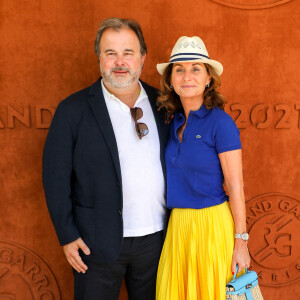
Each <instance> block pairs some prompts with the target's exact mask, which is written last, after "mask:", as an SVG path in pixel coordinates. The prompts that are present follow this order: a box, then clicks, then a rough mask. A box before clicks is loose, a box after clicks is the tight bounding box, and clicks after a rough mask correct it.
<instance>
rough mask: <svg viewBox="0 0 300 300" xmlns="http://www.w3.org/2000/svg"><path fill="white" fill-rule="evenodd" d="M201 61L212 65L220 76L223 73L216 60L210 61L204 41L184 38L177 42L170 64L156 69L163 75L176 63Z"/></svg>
mask: <svg viewBox="0 0 300 300" xmlns="http://www.w3.org/2000/svg"><path fill="white" fill-rule="evenodd" d="M191 61H199V62H201V63H205V64H208V65H211V66H212V67H213V68H214V69H215V71H216V73H217V74H218V75H221V74H222V72H223V66H222V64H221V63H219V62H218V61H216V60H213V59H210V58H209V56H208V52H207V50H206V48H205V45H204V43H203V41H202V40H201V39H200V38H199V37H197V36H193V37H187V36H182V37H180V38H179V39H178V41H177V42H176V44H175V46H174V48H173V50H172V53H171V57H170V61H169V62H168V63H162V64H157V65H156V68H157V71H158V73H159V74H161V75H163V73H164V71H165V69H166V68H167V66H168V65H169V64H172V63H175V62H191Z"/></svg>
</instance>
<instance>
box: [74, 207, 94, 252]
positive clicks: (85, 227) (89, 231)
mask: <svg viewBox="0 0 300 300" xmlns="http://www.w3.org/2000/svg"><path fill="white" fill-rule="evenodd" d="M73 215H74V221H75V223H76V225H77V227H78V230H79V232H80V234H81V238H82V239H83V241H84V242H85V243H86V244H87V246H88V247H89V248H93V247H94V245H95V210H94V208H90V207H82V206H79V205H76V204H75V205H73Z"/></svg>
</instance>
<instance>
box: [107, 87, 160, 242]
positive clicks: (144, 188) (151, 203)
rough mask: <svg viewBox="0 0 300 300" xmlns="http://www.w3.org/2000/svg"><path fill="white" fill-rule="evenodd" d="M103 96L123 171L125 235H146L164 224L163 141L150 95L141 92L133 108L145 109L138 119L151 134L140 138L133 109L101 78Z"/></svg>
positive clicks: (142, 89)
mask: <svg viewBox="0 0 300 300" xmlns="http://www.w3.org/2000/svg"><path fill="white" fill-rule="evenodd" d="M101 85H102V89H103V94H104V99H105V102H106V106H107V109H108V113H109V116H110V120H111V122H112V126H113V129H114V133H115V137H116V141H117V146H118V152H119V160H120V166H121V174H122V190H123V224H124V233H123V236H124V237H134V236H143V235H147V234H151V233H154V232H157V231H159V230H162V229H163V227H164V215H165V207H166V204H165V198H164V186H165V185H164V176H163V171H162V166H161V161H160V142H159V137H158V131H157V126H156V121H155V118H154V115H153V111H152V108H151V105H150V103H149V99H148V96H147V94H146V92H145V90H144V88H143V87H142V85H141V83H140V82H139V85H140V88H141V92H140V95H139V97H138V99H137V100H136V103H135V105H134V107H140V108H141V109H142V110H143V117H142V118H141V119H139V120H138V121H137V122H142V123H145V124H146V125H147V126H148V129H149V133H148V134H147V135H146V136H144V137H143V138H142V139H141V140H140V139H139V137H138V135H137V133H136V130H135V123H134V120H133V118H132V116H131V113H130V108H129V107H128V106H127V105H126V104H124V103H123V102H122V101H121V100H119V99H118V98H116V97H115V96H114V95H112V94H110V93H109V92H108V91H107V89H106V88H105V86H104V84H103V82H102V81H101Z"/></svg>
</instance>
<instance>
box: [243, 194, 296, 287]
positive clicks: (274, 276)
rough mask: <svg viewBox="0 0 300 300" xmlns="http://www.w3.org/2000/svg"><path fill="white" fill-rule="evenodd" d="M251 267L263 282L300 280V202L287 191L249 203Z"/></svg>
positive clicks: (261, 197) (256, 198) (287, 282)
mask: <svg viewBox="0 0 300 300" xmlns="http://www.w3.org/2000/svg"><path fill="white" fill-rule="evenodd" d="M246 209H247V226H248V231H249V234H250V239H249V252H250V255H251V267H250V268H251V269H252V268H253V269H254V270H255V271H256V272H257V275H258V277H259V279H260V284H261V285H266V286H283V285H287V284H291V283H293V282H295V281H297V280H299V279H300V235H299V232H300V205H299V200H297V199H295V198H292V197H289V196H287V195H284V194H279V193H272V194H264V195H260V196H257V197H255V198H253V199H251V200H249V201H247V203H246Z"/></svg>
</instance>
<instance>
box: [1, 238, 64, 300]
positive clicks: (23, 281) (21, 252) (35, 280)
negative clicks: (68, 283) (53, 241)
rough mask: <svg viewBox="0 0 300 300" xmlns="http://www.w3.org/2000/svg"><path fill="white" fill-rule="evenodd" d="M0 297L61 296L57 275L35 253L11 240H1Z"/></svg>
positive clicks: (55, 299)
mask: <svg viewBox="0 0 300 300" xmlns="http://www.w3.org/2000/svg"><path fill="white" fill-rule="evenodd" d="M0 299H3V300H60V299H61V297H60V292H59V289H58V285H57V282H56V279H55V277H54V275H53V273H52V271H51V270H50V269H49V267H48V266H47V264H46V263H45V262H44V261H43V259H42V258H41V257H39V256H38V255H37V254H36V253H34V252H32V251H31V250H29V249H27V248H26V247H24V246H22V245H19V244H17V243H15V242H11V241H0Z"/></svg>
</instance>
